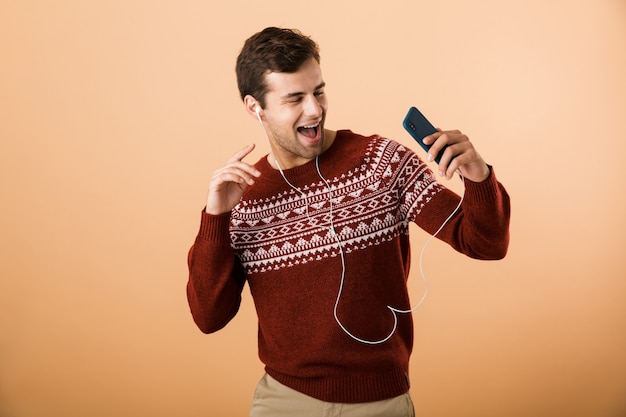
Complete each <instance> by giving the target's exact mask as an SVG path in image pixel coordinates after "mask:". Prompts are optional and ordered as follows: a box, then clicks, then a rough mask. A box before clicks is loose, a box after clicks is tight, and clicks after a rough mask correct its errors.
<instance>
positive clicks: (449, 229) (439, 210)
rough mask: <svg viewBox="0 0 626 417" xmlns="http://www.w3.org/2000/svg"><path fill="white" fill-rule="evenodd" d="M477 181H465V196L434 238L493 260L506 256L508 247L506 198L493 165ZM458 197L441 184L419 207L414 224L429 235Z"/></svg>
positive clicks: (509, 210)
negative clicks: (437, 191) (426, 202)
mask: <svg viewBox="0 0 626 417" xmlns="http://www.w3.org/2000/svg"><path fill="white" fill-rule="evenodd" d="M489 169H490V171H491V173H490V175H489V177H488V178H487V179H485V180H484V181H483V182H481V183H475V182H472V181H469V180H465V195H464V198H463V202H462V203H461V208H460V209H459V211H458V212H457V213H456V214H455V215H454V216H453V217H452V219H450V220H449V221H448V223H446V225H445V226H444V228H443V229H442V230H441V231H440V232H439V234H438V235H437V237H438V238H439V239H441V240H443V241H445V242H447V243H448V244H450V245H451V246H452V247H453V248H454V249H455V250H457V251H459V252H461V253H463V254H465V255H467V256H469V257H471V258H475V259H483V260H496V259H502V258H504V257H505V256H506V253H507V251H508V246H509V222H510V215H511V207H510V199H509V195H508V194H507V192H506V190H505V188H504V186H502V184H500V182H498V180H497V178H496V175H495V172H494V170H493V168H491V167H489ZM459 199H460V197H459V196H458V195H456V194H455V193H454V192H452V191H451V190H449V189H447V188H445V187H441V191H440V192H439V193H437V194H436V195H434V196H433V198H432V200H431V201H430V203H429V204H426V205H425V207H424V208H423V209H422V211H421V214H420V215H419V216H418V218H417V219H416V223H417V224H418V225H419V226H420V227H422V228H423V229H424V230H426V231H427V232H429V233H431V234H433V233H435V232H436V231H437V229H439V227H441V225H442V224H443V222H444V221H445V220H446V218H447V217H448V216H449V215H450V214H451V213H452V212H453V211H454V209H455V208H456V206H457V205H458V203H459Z"/></svg>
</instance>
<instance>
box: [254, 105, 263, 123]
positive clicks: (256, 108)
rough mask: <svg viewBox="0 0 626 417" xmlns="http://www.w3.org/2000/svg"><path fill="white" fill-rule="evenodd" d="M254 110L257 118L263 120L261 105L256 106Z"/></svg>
mask: <svg viewBox="0 0 626 417" xmlns="http://www.w3.org/2000/svg"><path fill="white" fill-rule="evenodd" d="M254 111H255V113H256V117H257V119H259V122H261V108H260V107H259V106H256V107H255V108H254ZM261 124H263V122H261Z"/></svg>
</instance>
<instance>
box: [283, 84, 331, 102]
mask: <svg viewBox="0 0 626 417" xmlns="http://www.w3.org/2000/svg"><path fill="white" fill-rule="evenodd" d="M324 87H326V82H323V81H322V83H321V84H319V85H317V86H316V87H315V89H314V90H313V91H317V90H321V89H322V88H324ZM303 95H304V93H303V92H300V91H299V92H297V93H288V94H285V95H284V96H282V98H283V99H289V98H293V97H299V96H303Z"/></svg>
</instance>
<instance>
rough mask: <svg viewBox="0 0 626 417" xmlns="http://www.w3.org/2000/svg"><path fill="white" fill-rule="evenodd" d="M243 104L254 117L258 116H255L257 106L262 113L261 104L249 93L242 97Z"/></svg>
mask: <svg viewBox="0 0 626 417" xmlns="http://www.w3.org/2000/svg"><path fill="white" fill-rule="evenodd" d="M243 104H244V106H245V107H246V111H247V112H248V114H250V115H251V116H252V117H254V118H255V119H257V118H258V116H257V107H258V108H259V113H260V114H262V109H261V105H260V104H259V102H258V101H257V100H256V99H255V98H254V97H252V96H251V95H250V94H248V95H247V96H245V97H244V98H243Z"/></svg>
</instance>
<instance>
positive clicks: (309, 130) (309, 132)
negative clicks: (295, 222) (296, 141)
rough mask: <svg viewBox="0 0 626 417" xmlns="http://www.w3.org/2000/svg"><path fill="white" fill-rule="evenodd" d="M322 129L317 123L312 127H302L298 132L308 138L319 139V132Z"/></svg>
mask: <svg viewBox="0 0 626 417" xmlns="http://www.w3.org/2000/svg"><path fill="white" fill-rule="evenodd" d="M319 129H320V124H319V123H317V124H315V125H311V126H300V127H299V128H298V132H300V134H302V135H303V136H306V137H307V138H315V137H317V132H318V130H319Z"/></svg>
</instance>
